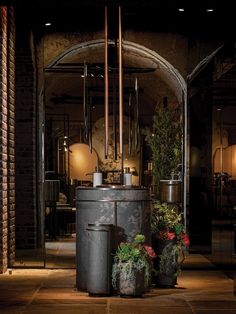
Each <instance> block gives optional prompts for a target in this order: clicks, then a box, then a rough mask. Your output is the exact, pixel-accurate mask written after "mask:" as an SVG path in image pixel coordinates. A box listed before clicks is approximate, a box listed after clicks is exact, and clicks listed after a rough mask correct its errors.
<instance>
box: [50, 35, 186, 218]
mask: <svg viewBox="0 0 236 314" xmlns="http://www.w3.org/2000/svg"><path fill="white" fill-rule="evenodd" d="M112 43H113V41H109V44H112ZM101 47H104V40H103V39H96V40H91V41H87V42H83V43H80V44H78V45H74V46H72V47H70V48H68V49H66V50H65V51H64V52H63V53H61V54H60V55H59V56H57V57H56V58H55V59H54V60H53V61H52V62H50V64H48V65H47V68H54V67H55V66H56V65H57V64H59V63H61V62H62V61H63V60H64V59H65V58H67V57H69V56H73V55H77V54H79V53H82V52H84V51H86V49H87V50H88V49H96V48H101ZM123 50H124V51H128V52H130V53H131V54H133V55H136V56H140V57H141V58H146V59H148V60H149V61H150V60H151V62H152V63H154V64H155V65H156V66H158V74H159V75H160V77H161V79H162V80H163V81H164V82H165V83H166V84H167V85H168V86H169V87H170V89H171V90H172V91H173V93H174V94H175V96H176V98H177V99H178V102H179V103H180V104H182V112H183V129H184V140H183V191H184V192H183V209H184V216H185V221H186V204H187V200H186V195H187V189H188V184H187V182H188V179H187V176H188V174H187V172H186V169H188V167H187V164H188V151H187V147H188V145H187V84H186V82H185V80H184V78H183V77H182V75H181V74H180V73H179V71H178V70H177V69H176V68H175V67H174V66H173V65H172V64H170V63H169V62H168V61H167V60H166V59H165V58H163V57H162V56H161V55H159V54H158V53H157V52H156V51H154V50H151V49H149V48H147V47H145V46H142V45H140V44H137V43H135V42H130V41H125V40H124V41H123Z"/></svg>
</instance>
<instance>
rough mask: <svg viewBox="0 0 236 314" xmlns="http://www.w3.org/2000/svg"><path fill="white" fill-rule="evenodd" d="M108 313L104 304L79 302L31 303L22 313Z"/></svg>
mask: <svg viewBox="0 0 236 314" xmlns="http://www.w3.org/2000/svg"><path fill="white" fill-rule="evenodd" d="M77 313H78V314H108V313H107V306H106V305H100V304H96V305H91V304H86V305H81V304H77V305H76V304H73V305H71V304H70V305H67V304H57V305H50V304H49V305H41V306H40V305H39V304H32V305H30V306H28V307H27V308H26V310H25V311H24V312H23V314H77Z"/></svg>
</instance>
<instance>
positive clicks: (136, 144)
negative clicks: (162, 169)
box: [134, 77, 139, 149]
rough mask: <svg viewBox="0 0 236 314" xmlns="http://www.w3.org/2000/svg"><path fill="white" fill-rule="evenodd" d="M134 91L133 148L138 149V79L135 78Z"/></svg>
mask: <svg viewBox="0 0 236 314" xmlns="http://www.w3.org/2000/svg"><path fill="white" fill-rule="evenodd" d="M134 85H135V86H134V89H135V109H136V110H135V130H134V132H135V134H134V136H135V148H136V149H137V148H138V142H139V121H138V120H139V104H138V78H137V77H135V83H134Z"/></svg>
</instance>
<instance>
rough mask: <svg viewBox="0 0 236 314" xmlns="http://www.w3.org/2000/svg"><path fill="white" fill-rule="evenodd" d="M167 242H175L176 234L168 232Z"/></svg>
mask: <svg viewBox="0 0 236 314" xmlns="http://www.w3.org/2000/svg"><path fill="white" fill-rule="evenodd" d="M166 237H167V240H173V239H174V238H175V233H174V232H167V235H166Z"/></svg>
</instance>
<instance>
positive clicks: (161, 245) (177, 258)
mask: <svg viewBox="0 0 236 314" xmlns="http://www.w3.org/2000/svg"><path fill="white" fill-rule="evenodd" d="M151 220H152V221H151V228H152V241H153V247H154V250H155V251H156V252H157V253H158V254H157V259H156V261H155V263H154V268H155V270H156V272H157V274H156V276H155V278H154V283H155V284H156V285H157V286H165V287H174V286H175V284H176V283H177V276H178V275H179V273H180V271H181V265H182V263H183V261H184V259H185V251H186V250H187V247H188V246H189V244H190V242H189V238H188V235H187V234H186V232H185V229H184V224H183V222H182V213H178V209H177V208H176V206H175V205H171V204H167V203H159V202H157V201H156V202H154V203H153V208H152V215H151Z"/></svg>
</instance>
